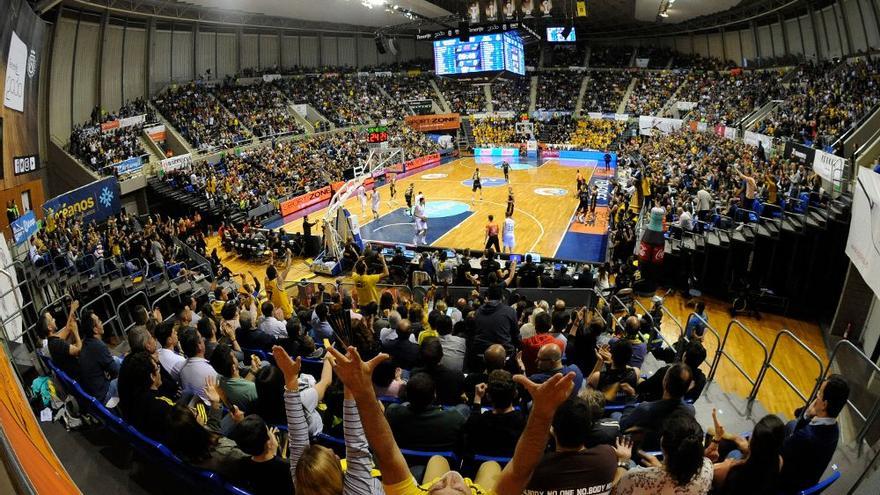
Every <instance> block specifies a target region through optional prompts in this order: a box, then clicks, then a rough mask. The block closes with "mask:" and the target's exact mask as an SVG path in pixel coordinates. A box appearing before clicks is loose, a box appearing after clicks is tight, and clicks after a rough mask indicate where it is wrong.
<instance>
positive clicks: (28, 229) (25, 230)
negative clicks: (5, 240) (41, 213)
mask: <svg viewBox="0 0 880 495" xmlns="http://www.w3.org/2000/svg"><path fill="white" fill-rule="evenodd" d="M10 226H11V227H12V239H13V240H14V241H15V245H16V246H17V245H19V244H21V243H23V242H24V241H26V240H28V239H30V238H31V236H33V235H34V234H36V233H37V216H36V215H34V211H33V210H30V211H27V212H25V214H24V215H22V216H20V217H18V218H17V219H16V220H13V222H12V224H11V225H10Z"/></svg>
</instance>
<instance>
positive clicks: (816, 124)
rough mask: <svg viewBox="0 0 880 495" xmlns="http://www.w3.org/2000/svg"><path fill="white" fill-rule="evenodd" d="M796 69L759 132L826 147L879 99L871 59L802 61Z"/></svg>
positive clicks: (879, 80) (878, 77)
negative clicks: (811, 62) (781, 99)
mask: <svg viewBox="0 0 880 495" xmlns="http://www.w3.org/2000/svg"><path fill="white" fill-rule="evenodd" d="M797 71H798V73H797V75H796V76H795V78H793V79H792V83H791V87H790V88H789V91H788V96H787V98H786V99H785V101H784V103H783V104H782V105H781V106H780V107H779V108H778V109H777V111H776V112H775V113H774V114H772V115H771V116H769V117H768V118H767V119H764V120H763V121H762V122H759V123H758V124H757V125H756V130H757V131H758V132H761V133H763V134H769V135H771V136H776V137H791V138H793V139H796V140H797V141H799V142H802V143H809V144H814V143H815V144H817V145H819V146H820V147H826V146H830V145H832V144H833V143H834V142H835V141H836V140H837V138H838V137H840V136H841V135H842V134H843V133H845V132H846V131H848V130H849V129H850V128H851V127H852V126H853V125H854V124H856V123H857V122H858V121H859V120H860V119H861V118H862V117H863V116H865V115H866V114H867V113H868V111H870V110H871V109H873V108H874V107H875V106H876V105H877V104H878V102H880V92H878V86H880V84H878V83H880V72H878V68H877V65H876V62H875V61H873V60H870V59H869V60H861V59H860V60H857V61H854V62H851V63H848V62H845V61H842V62H836V63H835V62H824V63H821V64H805V65H802V66H800V67H798V68H797Z"/></svg>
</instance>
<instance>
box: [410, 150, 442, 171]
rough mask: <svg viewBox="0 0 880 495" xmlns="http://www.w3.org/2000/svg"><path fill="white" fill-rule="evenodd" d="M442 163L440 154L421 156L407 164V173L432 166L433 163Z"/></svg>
mask: <svg viewBox="0 0 880 495" xmlns="http://www.w3.org/2000/svg"><path fill="white" fill-rule="evenodd" d="M439 161H440V154H439V153H432V154H430V155H425V156H420V157H418V158H415V159H413V160H410V161H408V162H406V171H407V172H409V171H410V170H415V169H418V168H422V167H424V166H425V165H430V164H432V163H437V162H439Z"/></svg>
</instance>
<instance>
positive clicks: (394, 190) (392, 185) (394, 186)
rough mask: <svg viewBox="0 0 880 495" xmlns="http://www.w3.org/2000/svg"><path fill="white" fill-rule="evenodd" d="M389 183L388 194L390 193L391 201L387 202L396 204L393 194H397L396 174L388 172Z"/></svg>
mask: <svg viewBox="0 0 880 495" xmlns="http://www.w3.org/2000/svg"><path fill="white" fill-rule="evenodd" d="M389 177H390V181H391V182H390V183H389V189H390V191H389V194H390V195H391V201H389V202H388V204H391V205H396V204H397V201H396V200H395V196H397V174H389Z"/></svg>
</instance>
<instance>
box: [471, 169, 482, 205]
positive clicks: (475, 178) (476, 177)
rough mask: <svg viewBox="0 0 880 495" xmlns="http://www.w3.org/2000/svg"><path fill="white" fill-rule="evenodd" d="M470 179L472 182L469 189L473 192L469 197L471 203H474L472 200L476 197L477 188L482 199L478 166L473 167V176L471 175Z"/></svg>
mask: <svg viewBox="0 0 880 495" xmlns="http://www.w3.org/2000/svg"><path fill="white" fill-rule="evenodd" d="M472 179H473V183H474V184H473V188H472V191H471V192H472V193H473V196H472V197H471V204H474V200H475V199H476V197H477V189H479V190H480V201H482V200H483V184H481V183H480V167H477V168H476V169H474V176H473V177H472Z"/></svg>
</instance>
